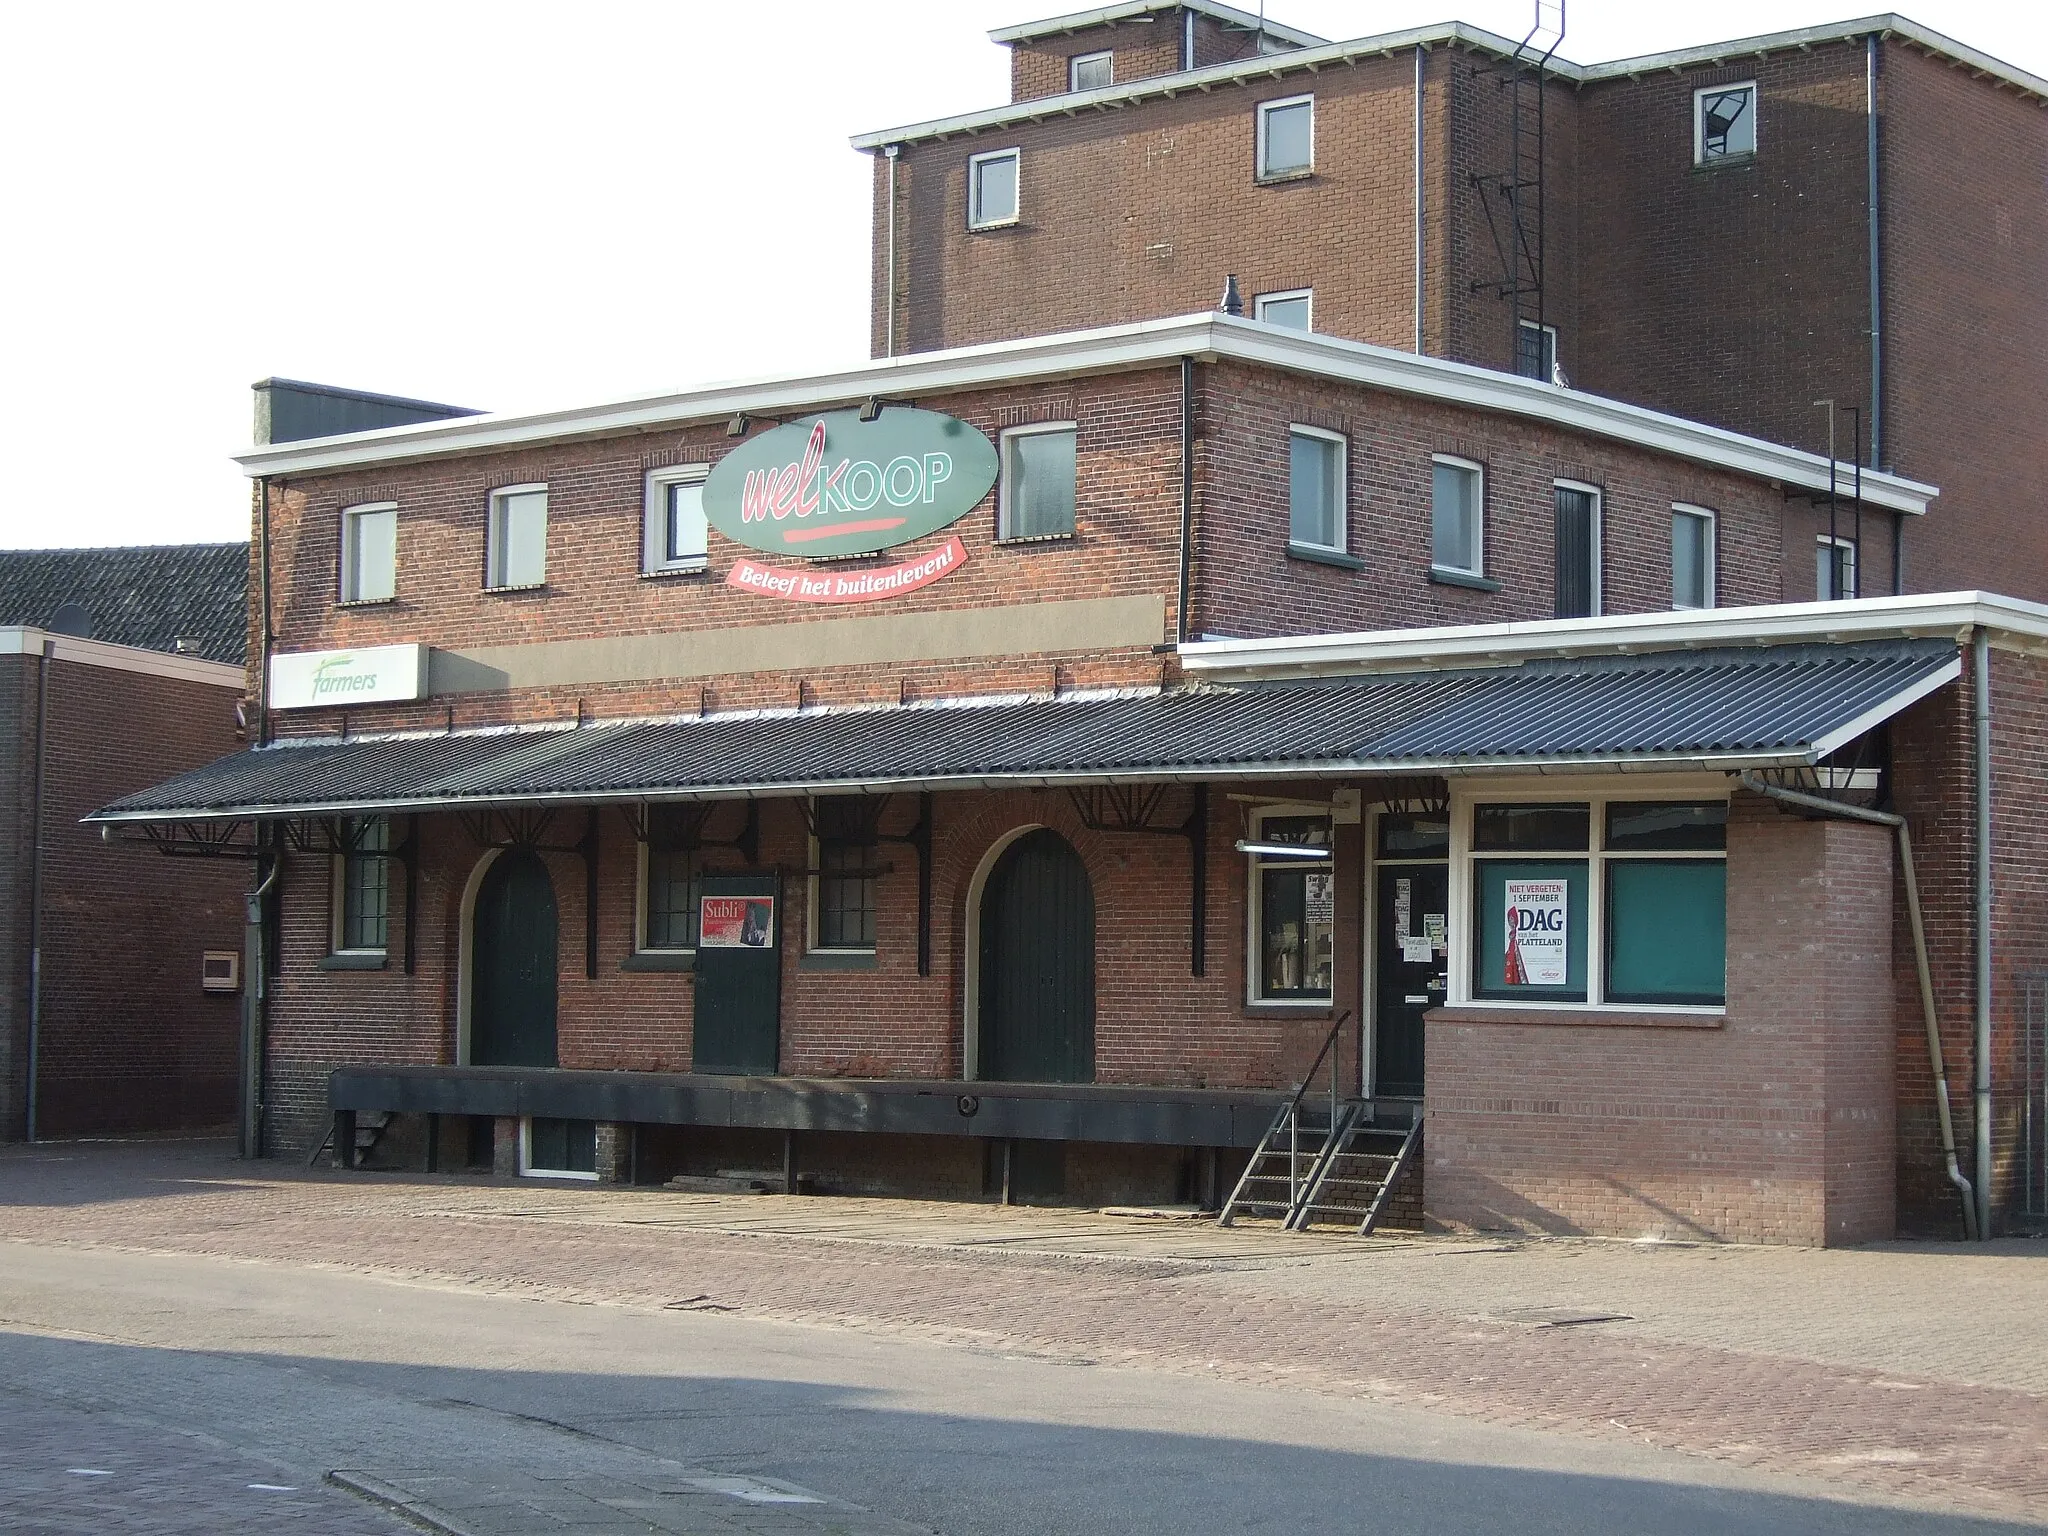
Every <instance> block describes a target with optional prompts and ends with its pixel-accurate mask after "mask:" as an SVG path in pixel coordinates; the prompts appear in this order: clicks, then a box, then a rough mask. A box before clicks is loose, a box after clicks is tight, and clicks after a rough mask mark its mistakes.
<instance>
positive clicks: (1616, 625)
mask: <svg viewBox="0 0 2048 1536" xmlns="http://www.w3.org/2000/svg"><path fill="white" fill-rule="evenodd" d="M1980 628H1981V629H1985V630H1988V631H1990V633H1991V637H1992V643H1993V644H1994V645H1996V646H1999V647H2000V648H2002V649H2009V650H2024V651H2048V604H2043V603H2036V602H2030V601H2028V600H2027V599H2025V598H2018V597H2007V596H2004V595H2003V594H2000V593H1996V592H1933V593H1925V594H1916V595H1913V596H1909V597H1868V598H1858V599H1854V600H1851V601H1847V602H1826V603H1820V602H1816V603H1777V604H1770V605H1765V606H1759V607H1750V608H1701V609H1693V610H1690V611H1685V612H1678V613H1631V614H1620V615H1616V616H1614V617H1602V618H1593V619H1536V620H1530V621H1527V622H1524V623H1514V624H1461V625H1448V626H1442V627H1433V628H1427V629H1393V630H1369V631H1363V632H1360V633H1355V634H1325V635H1284V636H1279V637H1275V638H1271V639H1252V640H1191V641H1186V642H1183V643H1182V644H1181V645H1180V646H1179V647H1178V648H1177V649H1178V654H1179V657H1180V662H1181V665H1182V666H1183V667H1184V668H1185V669H1186V671H1187V672H1188V674H1189V676H1191V677H1194V678H1198V679H1200V680H1201V681H1203V682H1208V683H1231V682H1251V681H1264V680H1276V679H1287V678H1300V677H1344V676H1354V675H1361V674H1368V673H1374V672H1405V671H1413V670H1415V669H1417V668H1418V667H1423V668H1428V669H1432V670H1443V669H1458V668H1469V667H1498V666H1508V665H1513V664H1515V663H1517V662H1524V661H1531V660H1536V659H1539V658H1546V657H1573V656H1613V655H1631V654H1643V653H1651V652H1657V651H1684V650H1698V649H1705V648H1709V647H1713V648H1722V647H1728V646H1752V645H1754V646H1767V645H1796V644H1801V643H1806V644H1838V643H1843V642H1848V641H1855V640H1906V639H1928V638H1947V639H1954V640H1961V639H1963V638H1965V637H1967V636H1968V635H1969V634H1971V632H1972V631H1974V630H1976V629H1980Z"/></svg>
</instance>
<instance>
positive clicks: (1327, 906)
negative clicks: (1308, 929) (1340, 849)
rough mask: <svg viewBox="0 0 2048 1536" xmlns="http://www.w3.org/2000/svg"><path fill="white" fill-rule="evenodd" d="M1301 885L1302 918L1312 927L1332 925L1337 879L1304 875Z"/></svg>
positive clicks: (1335, 912) (1328, 876)
mask: <svg viewBox="0 0 2048 1536" xmlns="http://www.w3.org/2000/svg"><path fill="white" fill-rule="evenodd" d="M1301 883H1302V902H1303V906H1304V911H1303V912H1302V916H1303V918H1305V919H1306V920H1307V922H1308V923H1309V924H1310V926H1312V927H1313V926H1315V925H1317V924H1323V925H1327V924H1330V923H1334V922H1335V921H1336V920H1337V877H1336V876H1335V875H1304V876H1303V877H1302V882H1301Z"/></svg>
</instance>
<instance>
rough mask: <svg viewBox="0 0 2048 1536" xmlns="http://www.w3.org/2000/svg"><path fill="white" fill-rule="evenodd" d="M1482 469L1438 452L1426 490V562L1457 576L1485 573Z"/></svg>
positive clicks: (1484, 489)
mask: <svg viewBox="0 0 2048 1536" xmlns="http://www.w3.org/2000/svg"><path fill="white" fill-rule="evenodd" d="M1485 507H1486V472H1485V471H1484V470H1482V469H1481V468H1480V467H1479V466H1478V465H1477V464H1473V463H1471V462H1469V461H1467V460H1465V459H1453V458H1446V457H1444V456H1443V455H1438V456H1437V458H1436V460H1435V462H1434V464H1433V465H1432V466H1431V476H1430V492H1429V522H1430V563H1431V564H1432V565H1434V566H1435V567H1436V568H1437V569H1438V570H1440V571H1456V572H1457V573H1458V574H1459V575H1461V576H1484V575H1485V574H1486V515H1485Z"/></svg>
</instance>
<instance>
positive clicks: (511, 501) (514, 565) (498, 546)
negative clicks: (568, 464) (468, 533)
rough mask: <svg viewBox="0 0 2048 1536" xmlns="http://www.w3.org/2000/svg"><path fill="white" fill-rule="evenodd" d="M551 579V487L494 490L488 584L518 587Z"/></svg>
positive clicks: (486, 563)
mask: <svg viewBox="0 0 2048 1536" xmlns="http://www.w3.org/2000/svg"><path fill="white" fill-rule="evenodd" d="M547 579H548V488H547V487H546V486H544V485H508V486H505V487H503V488H501V489H499V490H495V491H493V492H491V518H490V526H489V528H488V530H487V531H486V533H485V536H484V585H485V586H487V587H491V588H501V589H517V588H521V587H537V586H540V585H541V584H542V583H543V582H545V581H546V580H547Z"/></svg>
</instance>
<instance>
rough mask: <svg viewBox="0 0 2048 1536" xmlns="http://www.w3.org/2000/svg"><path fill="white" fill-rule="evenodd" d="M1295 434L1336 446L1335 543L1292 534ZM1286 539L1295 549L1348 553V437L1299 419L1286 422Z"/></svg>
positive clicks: (1349, 465) (1349, 543)
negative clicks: (1323, 542)
mask: <svg viewBox="0 0 2048 1536" xmlns="http://www.w3.org/2000/svg"><path fill="white" fill-rule="evenodd" d="M1297 437H1311V438H1315V439H1317V440H1319V441H1321V442H1325V443H1335V444H1336V445H1337V480H1336V484H1337V542H1336V543H1334V544H1316V543H1312V542H1310V541H1309V540H1307V539H1297V538H1296V537H1295V536H1294V439H1295V438H1297ZM1287 542H1288V543H1289V544H1290V545H1291V546H1293V547H1294V548H1297V549H1313V550H1320V551H1321V552H1322V553H1324V554H1329V555H1343V554H1349V553H1350V551H1351V439H1349V438H1348V437H1346V436H1345V435H1344V434H1343V433H1342V432H1332V431H1330V430H1329V429H1328V428H1327V427H1312V426H1309V425H1308V424H1307V423H1305V422H1299V421H1290V422H1289V423H1288V424H1287Z"/></svg>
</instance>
